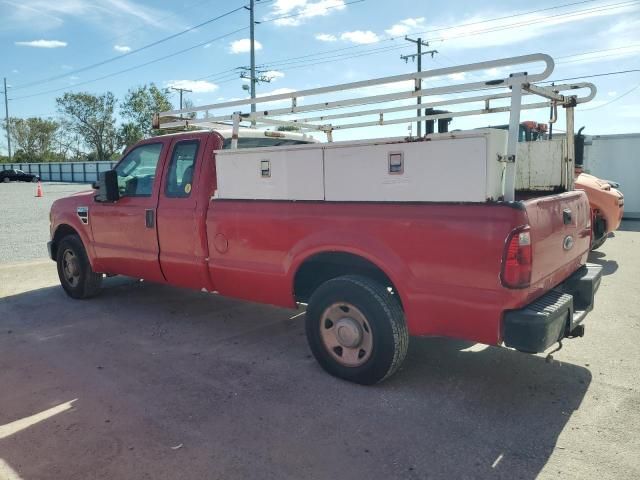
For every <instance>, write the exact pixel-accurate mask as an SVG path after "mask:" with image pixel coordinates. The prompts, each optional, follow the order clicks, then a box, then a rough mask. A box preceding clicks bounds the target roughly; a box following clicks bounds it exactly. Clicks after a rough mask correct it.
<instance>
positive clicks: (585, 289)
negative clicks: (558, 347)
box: [503, 264, 602, 353]
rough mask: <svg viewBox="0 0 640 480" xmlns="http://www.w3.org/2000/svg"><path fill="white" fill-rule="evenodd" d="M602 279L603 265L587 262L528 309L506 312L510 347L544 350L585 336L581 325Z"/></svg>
mask: <svg viewBox="0 0 640 480" xmlns="http://www.w3.org/2000/svg"><path fill="white" fill-rule="evenodd" d="M601 278H602V267H601V266H600V265H594V264H587V265H584V266H582V267H581V268H579V269H578V270H577V271H576V272H575V273H574V274H573V275H571V276H570V277H569V278H567V279H566V280H565V281H564V282H562V283H561V284H560V285H558V286H557V287H556V288H554V289H553V290H551V291H549V292H547V293H546V294H545V295H543V296H542V297H540V298H538V299H537V300H536V301H534V302H532V303H530V304H529V305H527V306H526V307H524V308H521V309H518V310H510V311H508V312H506V313H505V314H504V320H503V339H504V343H505V345H506V346H507V347H511V348H515V349H516V350H520V351H523V352H529V353H538V352H544V351H545V350H546V349H547V348H549V347H550V346H551V345H553V344H554V343H555V342H557V341H558V340H561V339H562V338H564V337H567V336H581V335H580V334H581V333H582V331H581V330H582V327H578V325H580V323H582V321H583V320H584V318H585V317H586V316H587V313H589V312H590V311H591V310H592V309H593V299H594V296H595V293H596V291H597V290H598V287H599V286H600V280H601Z"/></svg>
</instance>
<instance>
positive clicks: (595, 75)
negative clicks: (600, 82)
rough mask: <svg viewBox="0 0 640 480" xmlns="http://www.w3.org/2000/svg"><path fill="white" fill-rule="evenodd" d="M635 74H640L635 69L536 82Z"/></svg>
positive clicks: (639, 69) (639, 70)
mask: <svg viewBox="0 0 640 480" xmlns="http://www.w3.org/2000/svg"><path fill="white" fill-rule="evenodd" d="M636 72H640V68H636V69H633V70H619V71H617V72H604V73H594V74H592V75H582V76H581V77H569V78H556V79H554V80H546V81H544V82H538V83H557V82H568V81H569V80H583V79H585V78H596V77H608V76H609V75H623V74H625V73H636Z"/></svg>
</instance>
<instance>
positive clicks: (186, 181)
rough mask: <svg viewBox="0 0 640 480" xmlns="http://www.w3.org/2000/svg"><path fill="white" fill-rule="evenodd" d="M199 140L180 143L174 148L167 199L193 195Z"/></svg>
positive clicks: (166, 192)
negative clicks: (192, 188)
mask: <svg viewBox="0 0 640 480" xmlns="http://www.w3.org/2000/svg"><path fill="white" fill-rule="evenodd" d="M199 146H200V142H199V141H198V140H187V141H184V142H178V143H176V144H175V146H174V147H173V155H172V156H171V163H170V164H169V175H168V176H167V185H166V188H165V194H166V196H167V197H173V198H186V197H188V196H190V195H191V187H192V183H193V170H194V169H195V164H196V158H197V157H198V148H199Z"/></svg>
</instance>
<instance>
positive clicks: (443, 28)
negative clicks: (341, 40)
mask: <svg viewBox="0 0 640 480" xmlns="http://www.w3.org/2000/svg"><path fill="white" fill-rule="evenodd" d="M595 1H598V0H583V1H580V2H572V3H566V4H563V5H557V6H554V7H547V8H540V9H536V10H529V11H527V12H523V13H516V14H512V15H505V16H502V17H496V18H490V19H487V20H480V21H476V22H470V23H463V24H460V25H450V26H447V27H440V28H436V29H431V30H425V31H422V32H408V34H411V35H423V34H428V33H434V32H439V31H443V30H451V29H454V28H463V27H468V26H472V25H479V24H483V23H490V22H495V21H497V20H505V19H507V18H515V17H521V16H525V15H531V14H534V13H541V12H545V11H548V10H555V9H560V8H566V7H570V6H575V5H581V4H585V3H593V2H595ZM623 3H627V2H623ZM605 6H606V5H605ZM584 12H585V11H584V10H576V11H574V12H569V13H584ZM562 15H564V14H562ZM517 25H518V26H520V24H517ZM494 28H495V27H494ZM401 38H403V37H402V36H397V37H387V38H383V39H381V40H380V41H379V42H378V44H380V43H382V42H389V41H395V40H398V39H401ZM365 46H366V45H352V46H349V47H340V48H335V49H331V50H324V51H322V52H317V53H310V54H306V55H300V56H297V57H289V58H285V59H282V60H276V61H273V62H269V63H265V64H264V65H270V66H276V65H279V64H281V63H283V62H288V61H289V60H297V59H302V58H309V57H314V56H317V55H323V54H326V53H334V52H340V51H344V50H353V49H358V48H363V47H365Z"/></svg>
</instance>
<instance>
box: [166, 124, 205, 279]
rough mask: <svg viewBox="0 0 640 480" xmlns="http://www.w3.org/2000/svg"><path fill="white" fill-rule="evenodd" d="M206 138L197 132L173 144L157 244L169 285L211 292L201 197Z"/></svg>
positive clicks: (202, 199) (203, 207) (175, 140)
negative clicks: (203, 289)
mask: <svg viewBox="0 0 640 480" xmlns="http://www.w3.org/2000/svg"><path fill="white" fill-rule="evenodd" d="M207 138H208V137H207V136H206V135H202V134H201V133H194V134H192V135H189V136H181V137H179V138H176V139H174V141H173V142H172V144H171V150H170V153H169V156H168V161H167V168H166V170H165V173H164V179H163V186H162V189H161V194H160V200H159V202H158V242H159V245H160V265H161V267H162V272H163V274H164V276H165V278H166V279H167V281H168V282H169V283H171V284H172V285H178V286H182V287H187V288H195V289H202V288H205V289H207V290H208V289H210V288H211V287H210V284H209V280H208V279H209V275H208V270H207V263H206V257H207V240H206V229H205V214H204V209H206V205H202V204H204V203H205V201H206V200H208V198H206V199H205V198H201V197H202V195H201V193H202V192H201V189H203V188H204V186H203V185H202V179H201V176H200V174H201V170H202V162H204V161H206V160H205V159H206V158H207V155H205V152H206V151H207V149H206V147H207V145H206V142H207ZM211 161H213V159H212V158H211ZM199 203H200V204H201V205H199ZM198 206H200V207H201V208H198Z"/></svg>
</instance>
